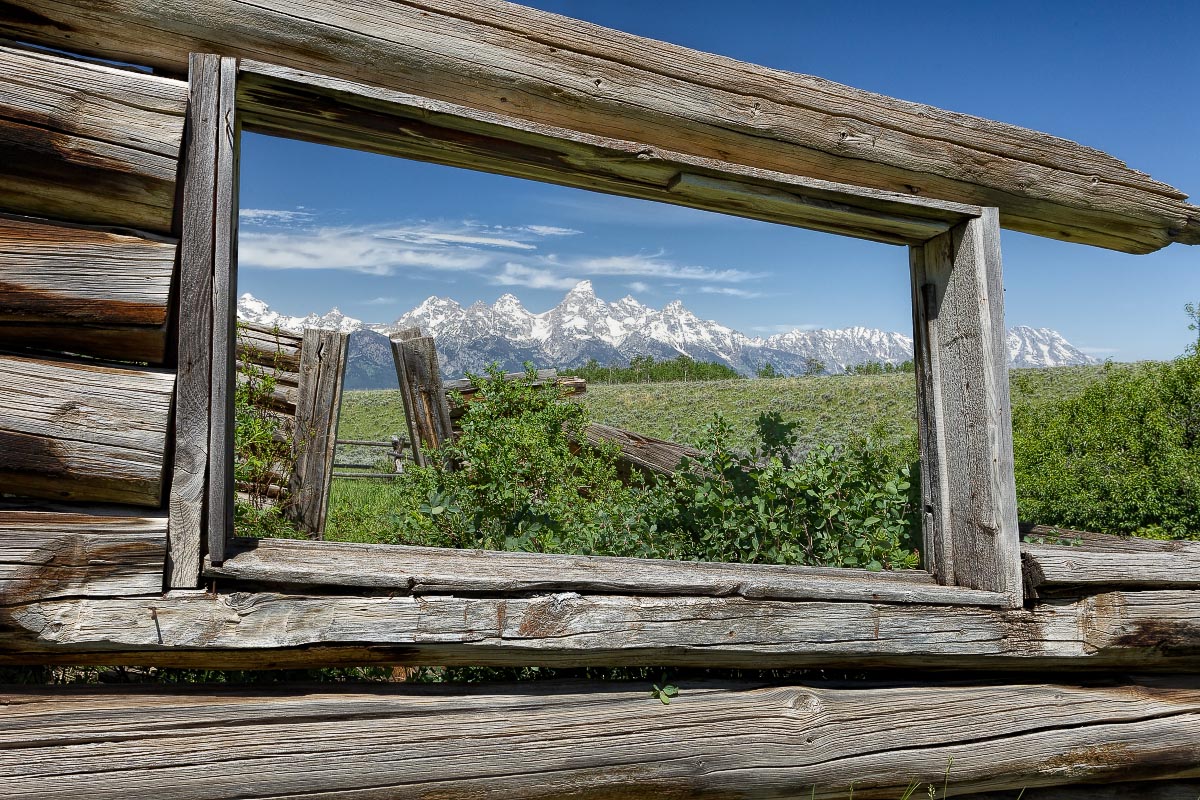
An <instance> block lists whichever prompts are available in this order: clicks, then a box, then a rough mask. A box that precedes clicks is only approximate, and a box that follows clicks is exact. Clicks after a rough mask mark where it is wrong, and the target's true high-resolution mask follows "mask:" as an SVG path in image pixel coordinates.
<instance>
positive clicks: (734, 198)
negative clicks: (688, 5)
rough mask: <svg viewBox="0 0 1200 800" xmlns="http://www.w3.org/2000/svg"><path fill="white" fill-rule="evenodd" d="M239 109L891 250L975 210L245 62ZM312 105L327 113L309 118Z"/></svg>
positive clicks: (375, 147) (326, 133)
mask: <svg viewBox="0 0 1200 800" xmlns="http://www.w3.org/2000/svg"><path fill="white" fill-rule="evenodd" d="M240 91H241V93H240V95H239V100H238V105H239V109H240V110H241V112H242V113H243V114H244V117H245V121H246V125H247V127H248V128H249V129H251V130H255V131H258V132H260V133H269V134H274V135H278V136H286V137H291V138H301V139H305V140H308V141H313V142H318V143H322V144H328V145H336V146H341V147H351V148H356V149H362V150H370V151H373V152H378V153H383V154H386V155H394V156H401V157H405V158H414V159H419V160H423V161H432V162H435V163H440V164H449V165H452V166H458V167H466V168H474V169H482V170H485V171H488V172H499V173H502V174H506V175H513V176H517V177H523V178H531V179H534V180H543V181H549V182H552V183H560V184H564V185H569V186H576V187H580V188H584V189H595V190H599V191H606V192H613V193H616V194H624V195H630V196H634V197H640V198H644V199H651V200H659V201H662V202H667V203H675V204H679V205H686V206H691V207H694V208H703V209H710V210H718V211H723V212H727V213H730V214H737V215H739V216H745V217H750V218H752V219H761V220H766V221H769V222H777V223H781V224H785V225H794V226H797V227H803V228H812V229H815V230H822V231H829V232H833V233H839V234H843V235H846V236H855V237H859V238H865V239H871V240H874V241H880V242H887V243H891V244H914V243H919V242H923V241H925V240H926V239H928V238H930V237H931V236H934V235H936V234H937V233H939V232H941V231H944V230H947V229H948V228H949V227H950V225H952V224H953V223H955V222H957V221H959V220H961V219H962V218H963V217H964V216H970V215H972V214H977V213H978V207H977V206H967V205H963V204H961V203H953V202H945V201H938V200H930V199H926V198H919V197H914V196H913V195H911V194H898V193H894V192H886V191H881V190H877V189H871V188H862V187H853V186H846V185H841V184H834V183H831V182H829V181H823V180H815V179H810V178H804V177H801V176H798V175H789V174H785V173H776V172H771V171H769V170H763V169H759V168H756V167H753V166H746V165H743V164H736V163H732V162H730V161H728V160H727V159H726V160H723V161H716V160H713V159H708V158H697V157H695V156H691V155H688V154H686V153H680V152H676V151H673V150H666V149H662V148H655V147H651V146H648V145H646V144H644V143H642V142H638V141H621V140H614V139H611V138H606V137H601V136H596V135H594V134H592V133H591V132H588V131H584V132H580V131H577V130H573V129H570V128H566V127H551V126H547V125H541V124H538V123H534V122H529V121H526V120H522V119H520V118H519V117H516V116H511V115H510V116H505V115H502V114H497V113H494V112H481V111H478V110H476V109H472V108H469V107H466V106H461V105H457V106H456V105H451V104H447V103H443V102H440V101H437V100H432V99H430V98H427V97H416V96H413V95H408V94H404V93H400V92H389V91H387V90H383V89H379V88H377V87H373V86H366V85H362V84H355V83H351V82H348V81H344V80H340V79H334V78H328V77H324V76H320V75H315V74H311V73H304V72H299V71H296V70H291V69H288V68H284V67H278V66H274V65H270V64H262V63H258V62H243V78H242V83H241V89H240ZM314 95H316V96H319V97H320V98H321V106H322V111H321V113H320V114H319V115H314V114H312V113H310V112H308V111H307V110H306V108H307V107H308V105H310V104H311V103H312V102H313V97H314Z"/></svg>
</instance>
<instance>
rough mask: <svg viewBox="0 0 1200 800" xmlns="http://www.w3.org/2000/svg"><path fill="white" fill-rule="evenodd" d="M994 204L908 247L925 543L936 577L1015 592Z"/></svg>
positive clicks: (1013, 505)
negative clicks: (978, 213)
mask: <svg viewBox="0 0 1200 800" xmlns="http://www.w3.org/2000/svg"><path fill="white" fill-rule="evenodd" d="M999 235H1000V228H999V222H998V219H997V212H996V210H995V209H985V210H984V213H983V215H982V216H980V217H978V218H976V219H973V220H969V221H967V222H965V223H962V224H961V225H958V226H956V227H955V228H954V229H953V230H951V231H949V232H947V233H945V234H941V235H939V236H936V237H934V238H933V239H931V240H929V242H927V243H926V244H925V245H923V246H921V247H914V248H913V250H912V258H911V264H912V287H913V299H914V320H915V323H916V324H915V326H914V327H915V330H914V351H915V355H916V361H917V364H918V366H917V405H918V409H919V412H918V416H919V417H920V420H921V422H920V433H921V463H922V467H923V469H922V473H923V478H922V480H923V487H922V488H923V492H922V494H923V503H924V505H925V509H924V511H925V522H926V525H925V527H926V532H925V544H926V553H928V554H931V555H929V556H928V557H927V561H928V567H929V570H930V572H932V573H933V574H934V575H935V576H936V577H937V578H938V580H939V581H940V582H942V583H952V584H956V585H958V586H966V587H970V588H973V589H984V590H987V591H993V592H1000V593H1002V594H1008V595H1010V597H1011V598H1012V603H1013V605H1014V606H1016V605H1020V603H1021V600H1022V578H1021V557H1020V541H1019V539H1020V534H1019V531H1018V526H1017V500H1016V486H1015V484H1014V481H1013V455H1012V414H1011V411H1010V409H1009V392H1008V366H1007V365H1008V350H1007V345H1006V343H1005V333H1004V330H1005V329H1004V289H1003V285H1002V281H1001V267H1000V240H999Z"/></svg>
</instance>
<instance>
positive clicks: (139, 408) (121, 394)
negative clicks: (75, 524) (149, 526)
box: [0, 354, 175, 506]
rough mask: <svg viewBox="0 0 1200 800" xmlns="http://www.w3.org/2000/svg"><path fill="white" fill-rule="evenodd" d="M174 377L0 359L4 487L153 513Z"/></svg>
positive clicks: (86, 365) (76, 364)
mask: <svg viewBox="0 0 1200 800" xmlns="http://www.w3.org/2000/svg"><path fill="white" fill-rule="evenodd" d="M174 386H175V376H174V375H173V374H171V373H169V372H164V371H159V370H149V369H135V368H132V367H129V368H118V367H112V366H104V365H100V364H96V363H87V362H70V361H55V360H48V359H38V358H28V357H23V356H15V355H4V354H0V408H3V409H4V415H3V416H2V417H0V453H2V454H3V455H2V456H0V487H2V491H4V492H6V493H10V494H17V495H23V496H29V497H44V498H49V499H54V500H75V501H85V502H99V503H129V504H133V505H141V506H158V505H159V503H160V502H161V500H162V485H163V467H164V463H165V457H166V450H167V429H168V425H169V423H170V419H171V400H172V392H173V391H174Z"/></svg>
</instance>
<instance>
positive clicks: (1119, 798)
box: [914, 780, 1200, 800]
mask: <svg viewBox="0 0 1200 800" xmlns="http://www.w3.org/2000/svg"><path fill="white" fill-rule="evenodd" d="M934 785H935V787H936V786H937V784H936V782H935V784H934ZM914 797H916V798H917V800H924V798H922V797H921V795H919V794H917V795H914ZM954 798H955V800H1018V798H1019V800H1196V799H1197V798H1200V780H1191V781H1188V780H1183V781H1175V780H1161V781H1135V782H1129V783H1111V782H1105V783H1088V784H1081V785H1078V786H1053V787H1048V788H1044V789H1029V790H1024V789H1022V791H1021V792H1020V793H1017V794H1014V793H1013V792H1012V790H1008V791H996V792H980V793H977V794H963V795H954Z"/></svg>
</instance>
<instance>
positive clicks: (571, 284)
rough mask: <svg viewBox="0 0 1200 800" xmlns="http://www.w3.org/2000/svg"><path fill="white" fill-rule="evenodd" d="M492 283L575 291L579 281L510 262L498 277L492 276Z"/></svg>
mask: <svg viewBox="0 0 1200 800" xmlns="http://www.w3.org/2000/svg"><path fill="white" fill-rule="evenodd" d="M492 282H493V283H498V284H500V285H501V286H527V287H529V288H530V289H573V288H575V284H576V283H578V282H579V279H578V278H568V277H564V276H562V275H559V274H558V273H556V272H553V271H551V270H548V269H539V268H537V267H528V266H526V265H524V264H517V263H515V262H511V261H510V262H508V263H507V264H505V265H504V269H503V270H502V271H501V272H500V273H499V274H498V275H493V276H492Z"/></svg>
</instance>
